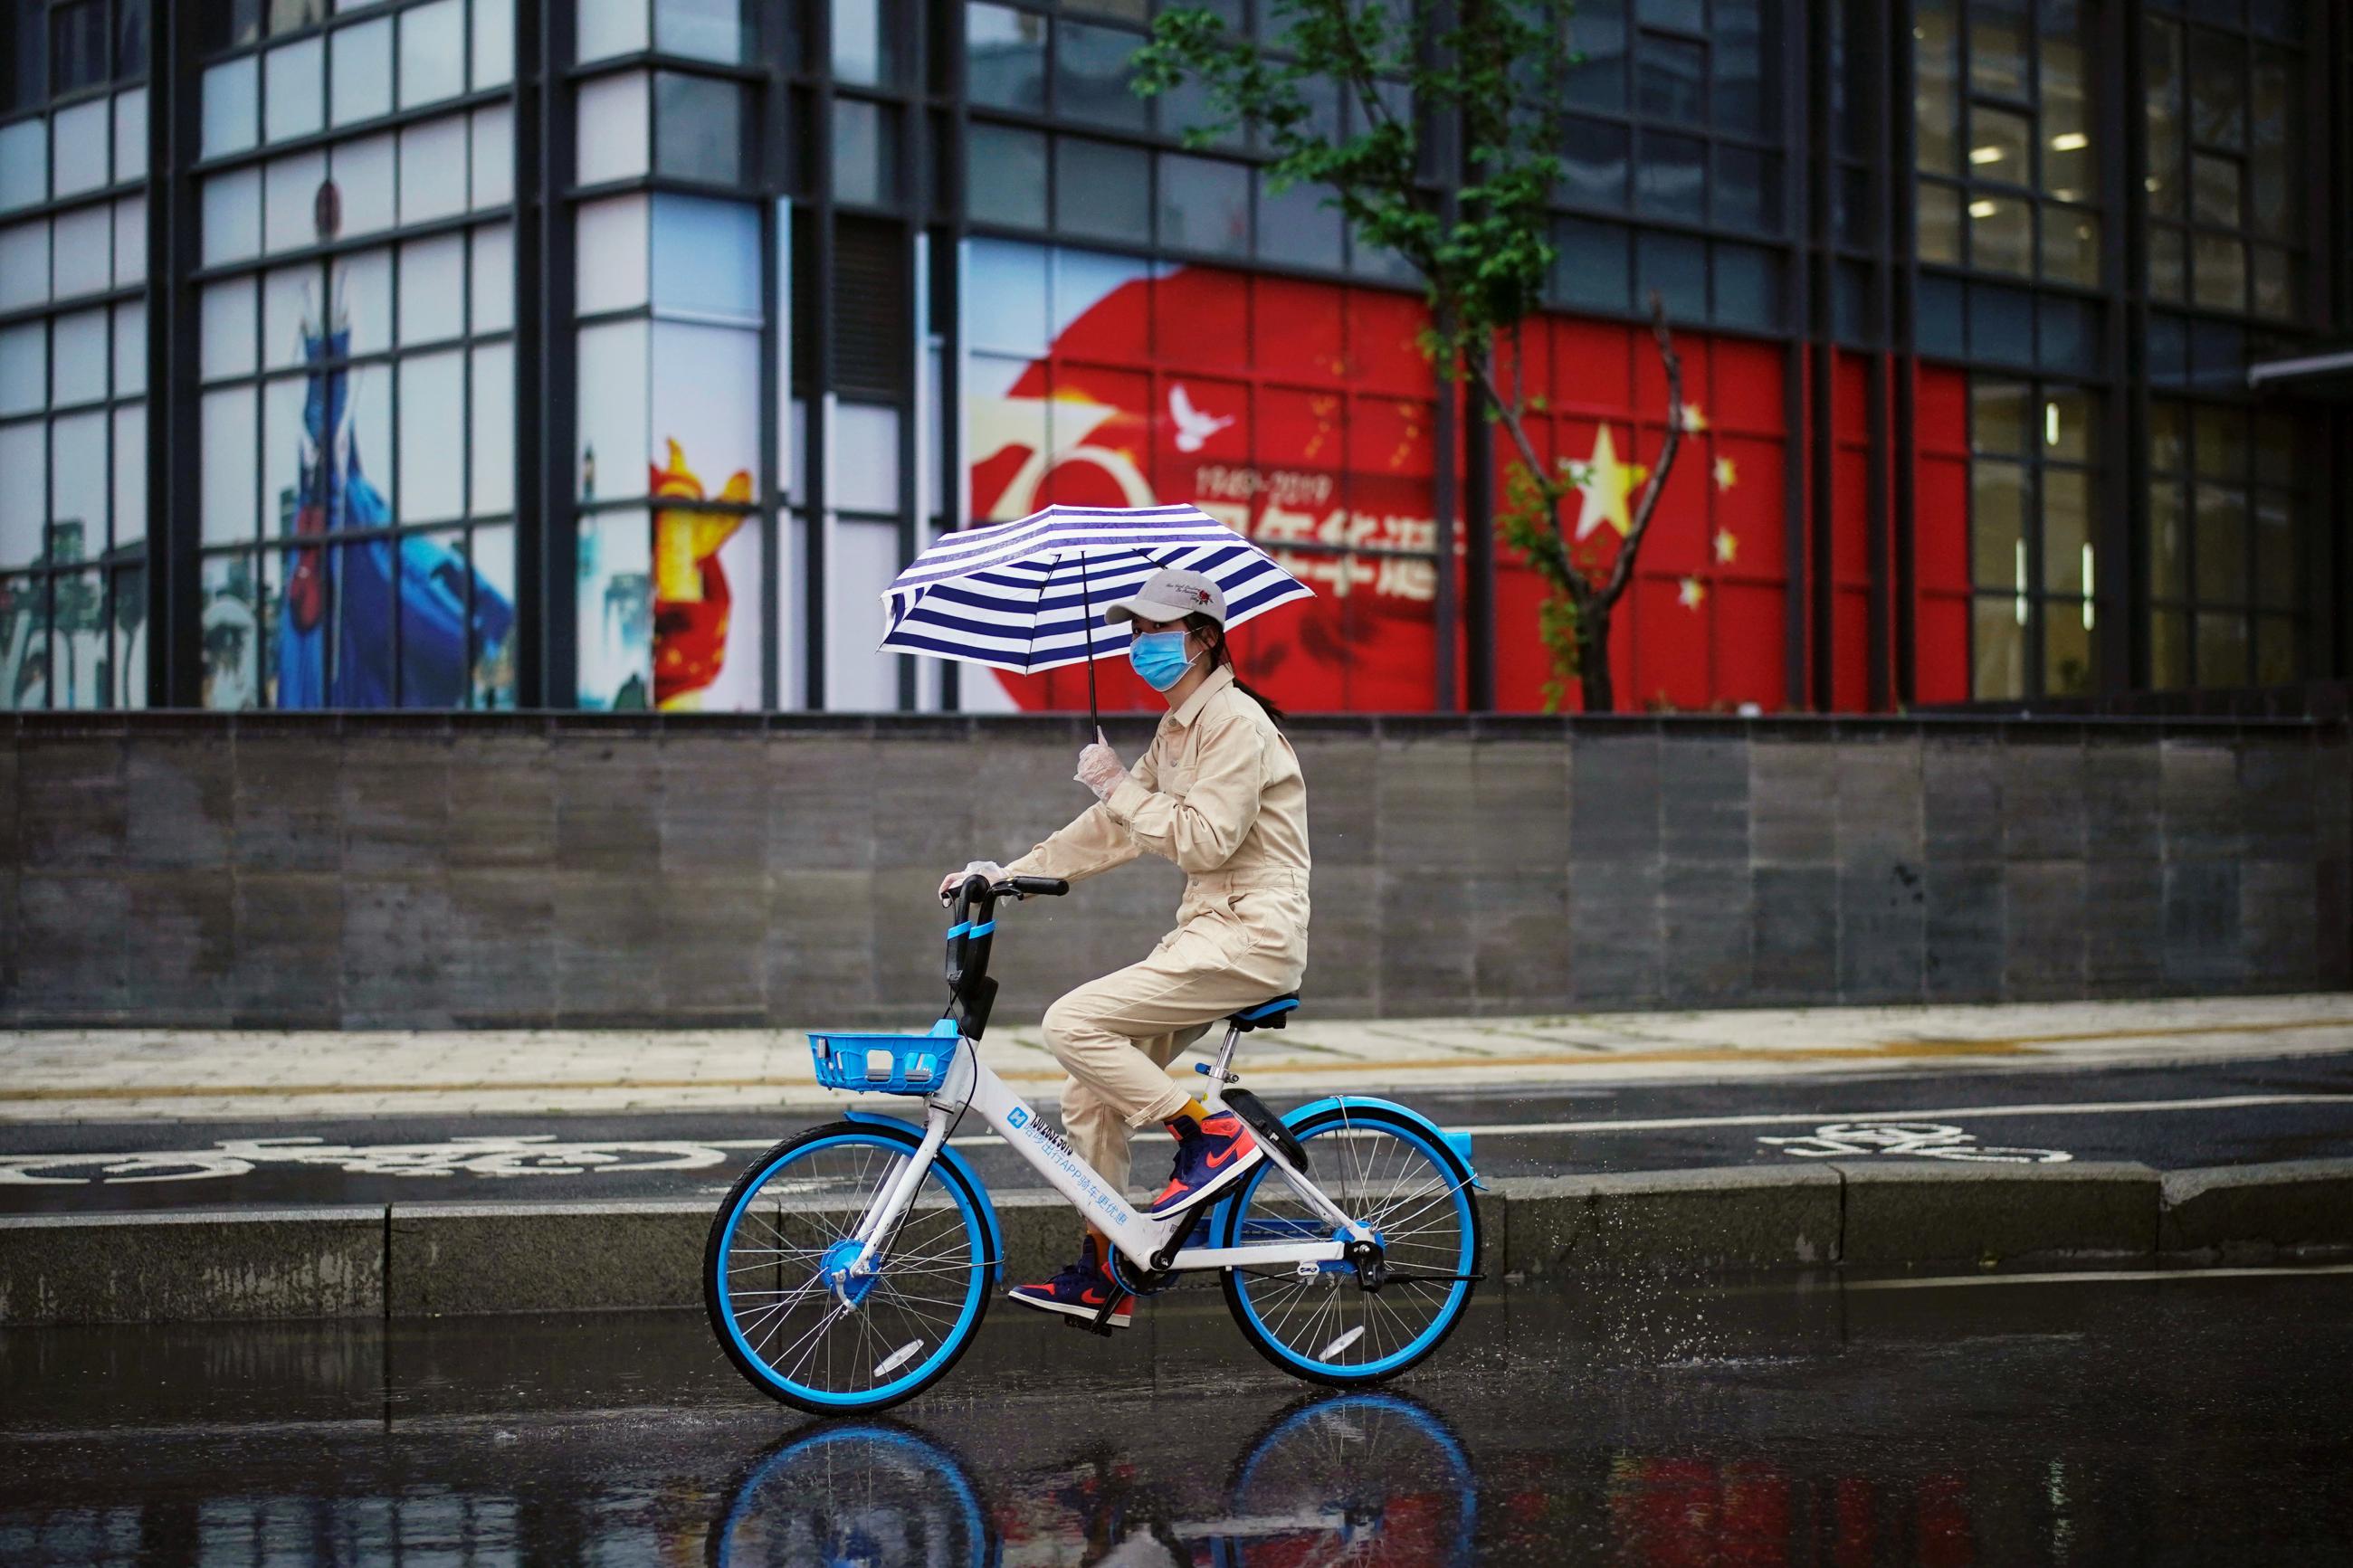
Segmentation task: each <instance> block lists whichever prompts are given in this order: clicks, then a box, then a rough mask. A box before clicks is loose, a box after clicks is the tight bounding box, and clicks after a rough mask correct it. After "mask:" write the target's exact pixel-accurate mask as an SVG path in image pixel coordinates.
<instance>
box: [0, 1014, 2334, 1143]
mask: <svg viewBox="0 0 2353 1568" xmlns="http://www.w3.org/2000/svg"><path fill="white" fill-rule="evenodd" d="M984 1049H985V1051H986V1053H987V1058H988V1060H989V1061H990V1063H991V1064H992V1065H993V1066H995V1068H997V1071H998V1072H999V1073H1000V1074H1001V1075H1003V1076H1004V1077H1005V1078H1006V1079H1008V1081H1010V1082H1012V1083H1014V1084H1015V1085H1016V1086H1017V1087H1018V1088H1020V1089H1022V1090H1023V1091H1024V1092H1025V1093H1027V1094H1029V1095H1031V1096H1032V1097H1033V1098H1051V1096H1052V1092H1053V1090H1054V1089H1055V1087H1056V1086H1057V1085H1059V1084H1060V1081H1061V1074H1060V1070H1059V1069H1058V1068H1056V1067H1055V1065H1054V1062H1053V1060H1052V1058H1050V1056H1049V1055H1048V1054H1047V1052H1046V1050H1045V1048H1044V1047H1043V1045H1042V1044H1041V1043H1040V1041H1039V1037H1038V1032H1037V1030H1036V1029H1035V1028H1034V1027H1031V1028H1018V1027H1009V1026H1000V1027H999V1028H998V1029H997V1031H995V1032H993V1033H992V1034H991V1035H990V1036H989V1037H988V1040H987V1044H986V1046H985V1047H984ZM2346 1050H2353V994H2341V993H2330V994H2317V995H2296V996H2253V997H2231V998H2221V999H2199V1000H2193V1001H2136V1002H2112V1003H2110V1002H2103V1003H2065V1004H2050V1005H2041V1004H2036V1005H2013V1006H1979V1007H1957V1006H1945V1007H1843V1008H1792V1009H1769V1010H1764V1009H1760V1010H1752V1011H1733V1012H1715V1013H1603V1014H1583V1015H1576V1016H1549V1017H1503V1018H1426V1019H1382V1020H1367V1021H1347V1020H1341V1021H1333V1020H1314V1019H1313V1018H1312V1016H1311V1017H1310V1018H1309V1019H1308V1021H1305V1022H1302V1023H1295V1024H1293V1026H1291V1027H1290V1028H1289V1029H1286V1030H1284V1031H1282V1032H1281V1033H1261V1034H1260V1035H1257V1036H1254V1037H1252V1038H1251V1039H1250V1042H1249V1044H1248V1045H1246V1047H1244V1050H1243V1054H1242V1058H1241V1062H1242V1066H1243V1068H1244V1069H1245V1071H1246V1073H1247V1075H1248V1078H1249V1081H1250V1085H1251V1087H1253V1088H1255V1089H1262V1090H1265V1091H1267V1092H1270V1093H1278V1092H1279V1093H1294V1094H1295V1093H1299V1092H1303V1091H1313V1090H1315V1089H1335V1090H1336V1089H1350V1090H1356V1091H1359V1092H1377V1091H1386V1090H1404V1089H1432V1088H1464V1087H1476V1088H1481V1089H1500V1088H1504V1087H1508V1086H1514V1085H1523V1084H1525V1085H1528V1086H1531V1087H1537V1086H1549V1087H1553V1088H1556V1089H1557V1088H1559V1087H1561V1086H1577V1085H1582V1084H1602V1083H1627V1082H1638V1081H1644V1080H1658V1079H1755V1078H1777V1077H1787V1076H1797V1075H1808V1074H1840V1073H1846V1074H1852V1073H1887V1072H1902V1071H1905V1070H1907V1069H1916V1068H1924V1067H1930V1066H1933V1068H1935V1069H1936V1070H1937V1071H1939V1072H1951V1071H1954V1070H1956V1069H1966V1068H1969V1067H1972V1066H1976V1065H1983V1066H1987V1067H1998V1068H2011V1069H2015V1068H2020V1067H2022V1066H2045V1065H2047V1066H2051V1067H2086V1066H2092V1065H2117V1064H2123V1063H2130V1062H2179V1061H2192V1060H2200V1059H2219V1058H2237V1057H2277V1056H2289V1055H2298V1054H2306V1053H2314V1052H2335V1051H2346ZM1193 1059H1195V1058H1186V1059H1184V1060H1182V1061H1180V1062H1179V1063H1177V1064H1176V1067H1175V1068H1173V1069H1172V1070H1173V1071H1174V1072H1175V1073H1176V1076H1177V1077H1179V1078H1180V1079H1188V1078H1189V1077H1190V1074H1191V1066H1190V1063H1191V1061H1192V1060H1193ZM840 1102H841V1101H840V1097H839V1096H837V1095H833V1094H830V1093H828V1091H826V1090H824V1089H819V1088H818V1087H817V1084H816V1082H815V1080H814V1079H813V1077H812V1076H811V1072H810V1067H809V1055H808V1047H807V1041H806V1040H805V1038H804V1037H803V1036H802V1034H801V1033H800V1032H799V1031H798V1030H793V1029H782V1030H769V1029H727V1030H715V1029H681V1030H668V1031H646V1030H578V1031H557V1030H490V1031H477V1032H465V1031H455V1030H452V1031H445V1032H406V1031H399V1032H396V1031H353V1032H348V1033H328V1032H317V1033H275V1032H259V1031H255V1032H220V1031H208V1030H179V1031H166V1030H155V1029H123V1030H55V1031H48V1030H44V1031H29V1032H16V1033H8V1032H0V1122H19V1123H21V1122H58V1121H131V1120H149V1119H153V1120H167V1119H168V1120H196V1119H201V1120H216V1119H217V1120H237V1121H256V1120H283V1121H301V1120H309V1119H318V1118H341V1117H353V1116H390V1115H416V1114H420V1113H431V1112H437V1111H438V1112H449V1113H483V1112H493V1113H542V1112H606V1113H610V1112H618V1111H640V1112H642V1111H667V1110H741V1109H747V1108H761V1107H767V1108H781V1109H792V1110H801V1109H808V1110H815V1109H819V1108H822V1107H826V1106H829V1105H838V1104H839V1103H840Z"/></svg>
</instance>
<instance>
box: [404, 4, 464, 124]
mask: <svg viewBox="0 0 2353 1568" xmlns="http://www.w3.org/2000/svg"><path fill="white" fill-rule="evenodd" d="M465 90H466V13H465V9H464V7H463V6H462V5H461V4H460V3H459V0H433V4H431V5H419V6H417V8H416V9H415V10H411V11H403V12H402V13H401V14H400V107H401V108H403V109H412V108H414V107H416V106H417V104H420V103H432V102H435V101H438V100H441V99H444V98H455V97H457V96H458V95H459V93H461V92H463V91H465Z"/></svg>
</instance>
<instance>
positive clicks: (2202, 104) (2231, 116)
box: [2189, 28, 2247, 147]
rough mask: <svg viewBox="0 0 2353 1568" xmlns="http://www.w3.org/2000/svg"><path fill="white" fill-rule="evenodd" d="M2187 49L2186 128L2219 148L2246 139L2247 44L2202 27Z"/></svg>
mask: <svg viewBox="0 0 2353 1568" xmlns="http://www.w3.org/2000/svg"><path fill="white" fill-rule="evenodd" d="M2192 43H2193V47H2191V48H2190V50H2189V131H2190V134H2191V136H2192V137H2194V138H2195V139H2196V140H2198V141H2200V142H2212V143H2213V144H2215V145H2216V146H2219V147H2243V146H2245V145H2246V142H2247V84H2246V78H2245V72H2246V68H2247V49H2246V46H2245V45H2244V44H2243V43H2242V42H2241V41H2240V40H2239V39H2237V38H2235V37H2230V36H2229V35H2227V34H2222V33H2210V32H2207V31H2205V30H2204V29H2203V28H2200V29H2197V30H2196V31H2195V32H2194V33H2193V34H2192Z"/></svg>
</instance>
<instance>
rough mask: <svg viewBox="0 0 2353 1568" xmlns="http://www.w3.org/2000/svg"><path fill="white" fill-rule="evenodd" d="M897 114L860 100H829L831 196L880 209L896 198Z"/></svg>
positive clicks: (897, 167)
mask: <svg viewBox="0 0 2353 1568" xmlns="http://www.w3.org/2000/svg"><path fill="white" fill-rule="evenodd" d="M898 122H899V121H898V116H897V114H896V113H895V112H894V111H893V110H889V109H886V108H884V107H883V106H882V105H881V104H879V103H871V102H869V101H867V100H865V99H862V98H837V99H835V100H833V195H834V199H835V200H836V201H841V202H853V203H863V204H866V205H874V206H881V205H885V204H887V203H889V202H891V201H892V200H894V199H896V197H897V196H898V194H899V181H898V169H899V164H898V145H897V142H898V139H897V138H896V137H895V136H893V135H892V132H893V131H894V130H895V129H896V127H897V125H898Z"/></svg>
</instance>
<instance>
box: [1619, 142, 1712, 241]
mask: <svg viewBox="0 0 2353 1568" xmlns="http://www.w3.org/2000/svg"><path fill="white" fill-rule="evenodd" d="M1705 158H1706V144H1705V143H1704V142H1696V141H1694V140H1692V139H1691V138H1689V137H1685V136H1668V135H1664V134H1662V133H1660V132H1643V135H1642V153H1641V165H1640V166H1639V168H1638V169H1637V171H1636V173H1635V178H1634V184H1635V204H1636V205H1638V206H1639V207H1640V208H1641V210H1642V211H1643V212H1646V213H1652V214H1655V215H1657V216H1661V217H1676V218H1683V219H1686V220H1688V221H1690V222H1693V223H1704V222H1705V221H1706V220H1707V163H1706V161H1705Z"/></svg>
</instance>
